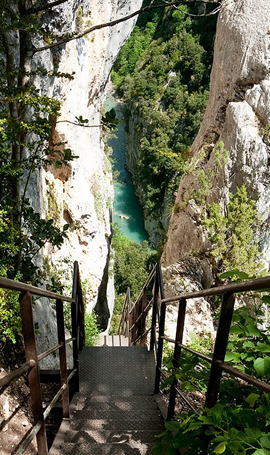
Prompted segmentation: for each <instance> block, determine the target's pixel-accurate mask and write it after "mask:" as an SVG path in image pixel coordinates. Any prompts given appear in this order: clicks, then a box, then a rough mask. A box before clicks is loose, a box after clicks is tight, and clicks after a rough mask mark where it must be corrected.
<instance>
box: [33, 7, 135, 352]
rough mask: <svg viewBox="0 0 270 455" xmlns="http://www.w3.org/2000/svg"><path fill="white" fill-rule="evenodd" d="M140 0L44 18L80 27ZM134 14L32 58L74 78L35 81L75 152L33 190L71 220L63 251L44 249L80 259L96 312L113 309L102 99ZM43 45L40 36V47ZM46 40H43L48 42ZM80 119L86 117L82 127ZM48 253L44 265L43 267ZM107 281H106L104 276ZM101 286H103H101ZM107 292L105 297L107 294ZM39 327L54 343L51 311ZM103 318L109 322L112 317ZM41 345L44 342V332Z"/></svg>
mask: <svg viewBox="0 0 270 455" xmlns="http://www.w3.org/2000/svg"><path fill="white" fill-rule="evenodd" d="M141 3H142V0H136V1H131V0H107V1H106V2H104V1H100V0H93V1H91V0H79V1H77V0H76V1H75V0H69V1H67V2H65V3H63V4H62V5H59V6H57V7H55V8H53V9H52V10H51V11H49V12H47V13H45V15H44V24H45V25H46V26H47V28H48V30H49V32H50V33H54V34H55V33H56V34H59V33H70V32H78V31H82V30H83V29H84V28H86V27H89V26H91V25H96V24H101V23H105V22H109V21H112V20H115V19H117V18H120V17H123V16H125V15H127V14H129V13H130V12H132V11H134V10H136V9H139V8H140V6H141ZM135 20H136V18H135V19H134V20H130V21H128V22H125V23H124V25H123V24H120V25H117V26H114V27H107V28H104V29H100V30H98V31H96V32H94V33H92V34H89V35H87V36H84V37H82V38H80V39H78V40H74V41H71V42H69V43H67V44H64V45H61V46H58V47H55V48H52V49H48V50H44V51H42V52H37V53H36V54H35V55H34V57H33V58H32V59H31V61H30V62H29V65H31V68H32V69H34V68H37V67H39V66H40V65H43V66H45V67H46V69H47V70H48V71H51V72H52V71H54V70H57V71H59V72H62V73H73V79H72V80H70V79H66V78H59V77H57V78H48V77H39V78H37V79H36V86H37V87H38V88H40V89H41V93H43V94H46V95H47V96H48V95H49V96H51V97H53V98H55V99H57V100H60V101H61V102H62V107H61V116H60V117H59V118H58V119H57V122H56V126H55V132H54V139H55V141H56V142H57V141H59V142H60V141H62V142H65V143H66V147H68V148H70V149H71V150H72V152H73V154H74V155H76V156H77V158H76V159H75V160H74V161H72V162H71V163H70V164H68V165H66V166H62V167H61V168H60V169H56V168H55V166H54V165H50V166H47V168H46V169H41V170H40V171H38V172H37V173H36V174H34V175H33V176H32V180H31V185H30V187H29V191H28V196H29V198H30V200H31V201H32V203H33V206H34V207H35V209H36V210H38V211H41V213H42V214H43V216H44V217H47V216H48V217H50V218H53V219H54V220H55V221H56V222H57V225H58V226H59V227H61V226H63V225H64V224H66V223H68V224H69V229H68V231H67V234H68V238H67V239H66V240H65V242H64V245H63V246H62V248H61V249H60V250H57V249H53V248H50V247H49V248H48V249H47V251H46V252H44V254H45V255H46V256H47V257H48V258H49V261H48V262H49V266H50V267H51V266H58V267H59V266H60V269H62V270H64V271H65V272H66V271H67V270H69V269H70V270H71V268H72V262H73V261H74V260H77V261H78V262H79V265H80V272H81V276H82V281H87V291H88V294H87V301H88V305H89V309H91V308H93V307H94V306H95V305H96V303H97V299H98V295H99V294H100V295H101V297H102V302H99V308H98V311H99V312H100V313H104V314H105V315H106V314H107V318H108V316H109V314H108V307H107V302H106V291H104V286H106V283H105V284H104V279H103V274H104V270H105V271H106V268H107V265H108V264H107V261H108V253H109V248H110V236H111V226H110V209H111V206H112V200H113V187H112V175H111V165H110V161H109V159H108V157H107V156H106V153H105V151H104V144H103V142H102V136H101V127H100V123H101V114H100V108H101V103H102V101H103V99H104V96H105V95H104V93H105V86H106V82H107V80H108V77H109V73H110V70H111V67H112V65H113V62H114V60H115V58H116V56H117V54H118V52H119V50H120V48H121V47H122V45H123V44H124V42H125V41H126V40H127V39H128V36H129V34H130V32H131V30H132V28H133V26H134V21H135ZM40 45H41V43H38V42H35V46H36V47H39V46H40ZM42 45H44V43H42ZM76 117H77V118H78V117H82V118H83V119H88V120H89V121H88V123H87V126H78V125H75V123H78V122H77V121H76ZM42 260H43V258H42V256H41V257H40V259H39V261H40V265H41V268H43V265H42ZM105 281H106V280H105ZM101 288H102V289H101ZM104 296H105V298H104ZM35 318H36V320H37V321H39V324H40V325H39V328H40V332H41V333H42V332H43V331H45V333H47V337H48V340H50V342H51V343H52V342H53V339H54V337H55V336H56V334H55V330H54V328H53V327H52V328H50V327H49V326H50V324H49V323H48V315H47V313H46V317H45V315H44V311H43V309H42V306H39V305H37V306H36V316H35ZM102 322H103V324H105V326H106V321H105V322H104V321H103V319H102ZM40 343H41V344H43V343H44V338H43V337H42V335H41V340H40Z"/></svg>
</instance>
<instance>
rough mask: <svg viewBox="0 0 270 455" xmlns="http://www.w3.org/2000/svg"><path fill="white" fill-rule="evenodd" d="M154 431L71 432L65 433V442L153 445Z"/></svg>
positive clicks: (154, 439) (88, 430)
mask: <svg viewBox="0 0 270 455" xmlns="http://www.w3.org/2000/svg"><path fill="white" fill-rule="evenodd" d="M156 434H157V432H156V430H141V429H140V430H134V431H119V432H116V431H112V430H90V429H87V430H85V431H72V430H70V431H69V432H67V433H66V435H65V441H66V442H70V443H82V442H88V443H91V444H94V443H99V444H105V443H108V444H120V443H131V442H132V441H137V442H141V443H148V444H149V443H154V442H155V441H156Z"/></svg>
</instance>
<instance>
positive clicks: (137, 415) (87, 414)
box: [74, 407, 159, 423]
mask: <svg viewBox="0 0 270 455" xmlns="http://www.w3.org/2000/svg"><path fill="white" fill-rule="evenodd" d="M75 414H76V420H80V421H81V422H82V423H83V422H84V421H85V420H86V419H88V420H89V419H106V420H127V419H132V420H149V419H151V418H152V416H158V415H159V414H158V412H157V411H156V412H155V411H153V412H151V411H149V410H145V411H143V410H141V409H138V408H136V409H134V408H133V409H132V410H130V411H123V410H122V409H116V410H112V411H110V410H107V411H106V410H102V409H91V407H90V408H89V409H83V410H82V411H76V412H74V416H75Z"/></svg>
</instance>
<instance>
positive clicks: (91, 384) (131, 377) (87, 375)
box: [80, 347, 155, 396]
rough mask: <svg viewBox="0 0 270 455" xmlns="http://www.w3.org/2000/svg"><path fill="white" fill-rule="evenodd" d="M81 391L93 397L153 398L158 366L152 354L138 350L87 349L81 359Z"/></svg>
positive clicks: (130, 348)
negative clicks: (142, 396) (150, 396)
mask: <svg viewBox="0 0 270 455" xmlns="http://www.w3.org/2000/svg"><path fill="white" fill-rule="evenodd" d="M80 364H81V372H80V375H81V391H82V392H83V393H84V394H86V395H90V394H92V393H95V394H96V395H114V396H132V395H135V396H140V395H151V394H152V393H153V387H154V377H155V363H154V356H153V353H152V352H148V351H147V349H146V348H145V349H144V348H136V347H128V348H126V347H119V348H117V349H115V348H113V347H103V349H102V351H101V350H100V349H99V348H96V347H93V348H89V347H88V348H85V349H84V350H83V352H82V354H81V356H80Z"/></svg>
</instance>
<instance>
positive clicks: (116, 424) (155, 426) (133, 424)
mask: <svg viewBox="0 0 270 455" xmlns="http://www.w3.org/2000/svg"><path fill="white" fill-rule="evenodd" d="M142 428H144V429H145V430H148V431H149V430H151V431H152V430H160V432H161V430H162V429H163V422H162V421H161V420H156V419H154V418H152V419H148V420H143V422H142V421H141V420H140V419H139V420H134V419H132V418H129V419H126V420H122V419H118V420H110V419H85V420H77V419H76V418H74V419H72V420H71V422H70V429H71V430H78V431H85V430H88V429H92V430H113V431H117V432H120V431H134V430H141V429H142Z"/></svg>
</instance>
